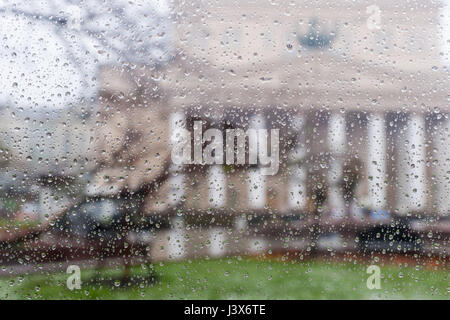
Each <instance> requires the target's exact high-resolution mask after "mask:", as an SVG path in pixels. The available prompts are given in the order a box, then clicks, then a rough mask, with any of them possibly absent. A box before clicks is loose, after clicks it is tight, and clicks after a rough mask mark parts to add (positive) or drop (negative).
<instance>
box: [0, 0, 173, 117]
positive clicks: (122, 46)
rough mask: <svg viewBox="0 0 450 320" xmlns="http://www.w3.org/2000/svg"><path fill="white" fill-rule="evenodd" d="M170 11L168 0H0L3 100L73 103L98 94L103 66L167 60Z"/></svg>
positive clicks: (50, 105) (29, 104)
mask: <svg viewBox="0 0 450 320" xmlns="http://www.w3.org/2000/svg"><path fill="white" fill-rule="evenodd" d="M168 14H169V10H168V7H167V5H166V2H165V0H150V1H149V0H147V1H143V0H138V1H133V2H129V1H125V0H112V1H107V2H105V3H104V2H103V1H95V0H87V1H84V2H83V4H81V5H80V1H76V0H74V1H70V0H49V1H32V0H28V1H27V0H25V1H24V0H20V1H16V0H14V1H1V0H0V36H1V38H2V40H1V44H2V45H1V47H0V72H1V75H2V76H1V77H0V86H1V88H2V89H1V90H0V103H1V104H2V105H9V106H16V107H24V108H45V109H50V110H51V109H61V108H64V107H70V106H72V105H76V104H78V103H79V102H80V100H81V99H83V98H90V97H94V96H95V95H96V93H97V89H98V88H97V81H96V74H97V71H98V68H99V66H101V65H102V64H111V63H113V64H114V63H115V64H118V63H120V62H121V61H126V62H135V63H146V64H150V65H151V64H155V63H161V62H164V61H166V60H167V59H168V56H169V55H170V53H169V51H168V47H167V46H168V36H169V35H168V34H169V32H168V30H167V28H168V25H169V23H168V20H167V19H168Z"/></svg>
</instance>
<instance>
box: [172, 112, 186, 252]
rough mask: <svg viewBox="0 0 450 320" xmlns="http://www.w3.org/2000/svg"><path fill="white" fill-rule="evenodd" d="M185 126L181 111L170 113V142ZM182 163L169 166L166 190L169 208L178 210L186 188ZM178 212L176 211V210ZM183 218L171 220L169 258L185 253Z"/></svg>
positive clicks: (176, 138)
mask: <svg viewBox="0 0 450 320" xmlns="http://www.w3.org/2000/svg"><path fill="white" fill-rule="evenodd" d="M185 128H186V120H185V118H184V115H183V114H182V113H181V112H175V113H172V114H171V115H170V128H169V129H170V132H171V136H170V141H171V144H174V143H176V142H177V141H179V139H181V138H182V135H183V134H184V131H183V130H184V129H185ZM182 166H183V165H182V164H181V165H176V164H172V165H171V166H170V168H169V172H170V177H169V181H168V183H169V191H168V197H169V198H168V202H169V205H170V207H171V208H174V209H175V210H178V208H177V207H178V206H180V204H181V202H182V200H183V196H184V193H185V190H186V185H185V177H184V173H183V172H182ZM177 214H178V212H177ZM184 235H185V227H184V218H183V217H182V216H177V217H175V218H173V220H172V229H171V230H170V231H169V235H168V236H169V243H168V254H169V259H181V258H183V257H184V256H185V254H186V248H185V244H184Z"/></svg>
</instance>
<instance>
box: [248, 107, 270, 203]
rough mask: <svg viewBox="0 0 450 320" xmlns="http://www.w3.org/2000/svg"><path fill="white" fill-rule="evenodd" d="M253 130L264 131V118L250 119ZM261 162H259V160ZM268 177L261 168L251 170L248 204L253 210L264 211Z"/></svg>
mask: <svg viewBox="0 0 450 320" xmlns="http://www.w3.org/2000/svg"><path fill="white" fill-rule="evenodd" d="M249 127H250V128H251V129H263V128H265V127H266V121H265V119H264V117H263V116H261V115H257V116H253V117H252V118H251V119H250V125H249ZM258 161H259V160H258ZM266 196H267V195H266V177H265V176H264V175H262V174H261V168H260V167H259V166H258V167H255V168H251V169H250V171H249V182H248V204H249V207H250V208H251V209H262V208H264V205H265V204H266Z"/></svg>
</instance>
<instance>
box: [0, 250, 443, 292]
mask: <svg viewBox="0 0 450 320" xmlns="http://www.w3.org/2000/svg"><path fill="white" fill-rule="evenodd" d="M380 267H381V274H382V280H381V289H380V290H376V289H375V290H369V289H367V287H366V280H367V277H368V276H369V275H367V274H366V268H367V266H366V265H361V264H350V263H348V264H343V263H331V262H330V263H327V262H317V261H315V262H299V261H285V262H281V261H267V260H264V261H263V260H256V259H247V258H242V259H241V258H225V259H217V260H194V261H190V260H188V261H183V262H164V263H157V264H155V265H152V268H153V269H154V272H155V273H156V275H157V280H156V282H155V283H153V284H150V283H148V281H146V280H139V279H138V280H136V283H135V284H134V285H131V286H129V285H121V284H120V283H119V282H118V281H116V280H117V279H118V277H119V276H120V275H121V269H120V268H117V269H114V268H111V269H107V270H104V271H101V273H100V275H98V274H97V276H96V277H94V271H93V270H92V269H89V270H81V273H82V281H83V283H82V286H81V289H80V290H74V291H70V290H69V289H67V287H66V279H67V275H66V274H65V273H52V274H48V275H37V274H33V275H25V276H19V277H14V278H9V279H7V278H1V279H0V299H422V298H423V299H448V298H449V296H450V295H449V290H450V284H449V280H450V279H449V273H448V272H447V271H446V270H439V271H430V270H421V269H420V268H417V267H416V268H414V267H402V268H400V267H395V266H380ZM149 273H151V272H150V271H149V269H148V268H144V267H143V266H136V267H134V268H133V270H132V275H133V276H134V277H138V278H139V276H144V277H145V275H148V274H149ZM93 278H95V279H97V280H96V282H92V279H93ZM146 278H148V277H146ZM99 279H103V280H99Z"/></svg>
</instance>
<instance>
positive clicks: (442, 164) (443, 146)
mask: <svg viewBox="0 0 450 320" xmlns="http://www.w3.org/2000/svg"><path fill="white" fill-rule="evenodd" d="M434 146H435V148H436V152H437V153H436V158H437V166H436V168H435V176H436V192H435V194H434V199H433V200H434V204H435V208H436V211H437V213H438V214H439V215H441V216H448V215H450V119H444V120H443V121H442V122H441V123H440V125H439V126H438V132H437V134H436V138H435V141H434Z"/></svg>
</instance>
